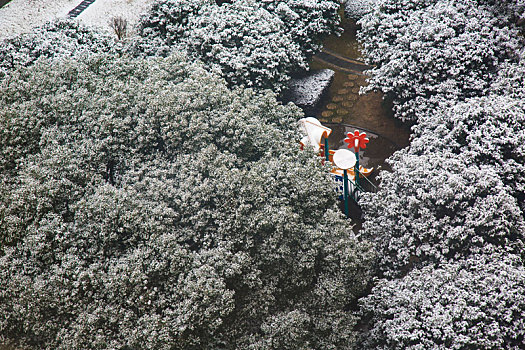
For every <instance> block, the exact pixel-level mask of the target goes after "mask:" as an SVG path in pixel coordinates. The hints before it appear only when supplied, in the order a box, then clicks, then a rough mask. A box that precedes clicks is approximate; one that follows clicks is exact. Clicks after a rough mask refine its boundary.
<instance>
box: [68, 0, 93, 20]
mask: <svg viewBox="0 0 525 350" xmlns="http://www.w3.org/2000/svg"><path fill="white" fill-rule="evenodd" d="M94 2H95V0H84V1H82V2H81V3H80V4H78V5H77V7H75V8H74V9H72V10H71V11H69V13H68V14H67V16H68V17H69V18H75V17H77V16H78V15H80V14H81V13H82V11H84V10H85V9H87V8H88V6H89V5H91V4H92V3H94Z"/></svg>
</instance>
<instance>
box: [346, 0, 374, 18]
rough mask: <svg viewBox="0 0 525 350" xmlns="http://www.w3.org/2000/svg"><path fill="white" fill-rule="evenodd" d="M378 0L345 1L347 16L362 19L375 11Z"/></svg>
mask: <svg viewBox="0 0 525 350" xmlns="http://www.w3.org/2000/svg"><path fill="white" fill-rule="evenodd" d="M377 2H378V0H346V1H344V8H345V16H346V17H348V18H352V19H355V20H359V19H361V17H363V16H364V15H366V14H367V13H370V12H372V11H373V10H374V7H375V6H376V4H377Z"/></svg>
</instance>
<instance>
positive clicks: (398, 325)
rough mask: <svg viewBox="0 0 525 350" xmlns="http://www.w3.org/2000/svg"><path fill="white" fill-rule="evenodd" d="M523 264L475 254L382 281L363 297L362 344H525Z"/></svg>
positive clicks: (383, 346) (420, 346)
mask: <svg viewBox="0 0 525 350" xmlns="http://www.w3.org/2000/svg"><path fill="white" fill-rule="evenodd" d="M524 296H525V268H524V267H523V262H522V260H521V259H520V258H519V257H516V256H512V255H511V256H499V255H489V256H472V257H469V258H467V259H465V260H462V261H458V262H452V263H446V264H443V265H442V266H441V267H440V268H438V269H433V268H432V267H425V268H422V269H416V270H413V271H412V272H410V274H409V275H407V276H406V277H405V278H403V279H396V280H391V281H388V280H381V281H380V282H379V283H378V284H377V285H376V286H375V287H374V289H373V290H372V293H371V294H370V295H369V296H367V297H365V298H364V299H362V300H361V304H362V307H363V311H364V312H365V313H366V314H367V315H369V316H370V318H371V320H370V324H369V327H370V328H369V330H368V332H367V333H365V335H364V337H363V339H364V344H362V346H361V348H362V349H410V350H415V349H522V348H523V347H524V346H525V341H524V337H525V297H524Z"/></svg>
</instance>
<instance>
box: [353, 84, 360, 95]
mask: <svg viewBox="0 0 525 350" xmlns="http://www.w3.org/2000/svg"><path fill="white" fill-rule="evenodd" d="M359 90H360V88H359V86H358V87H355V88H352V92H353V93H354V94H357V93H359Z"/></svg>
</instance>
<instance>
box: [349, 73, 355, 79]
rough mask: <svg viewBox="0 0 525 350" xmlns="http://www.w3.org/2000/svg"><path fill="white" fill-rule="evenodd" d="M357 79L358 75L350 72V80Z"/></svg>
mask: <svg viewBox="0 0 525 350" xmlns="http://www.w3.org/2000/svg"><path fill="white" fill-rule="evenodd" d="M356 79H357V75H355V74H348V80H356Z"/></svg>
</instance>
